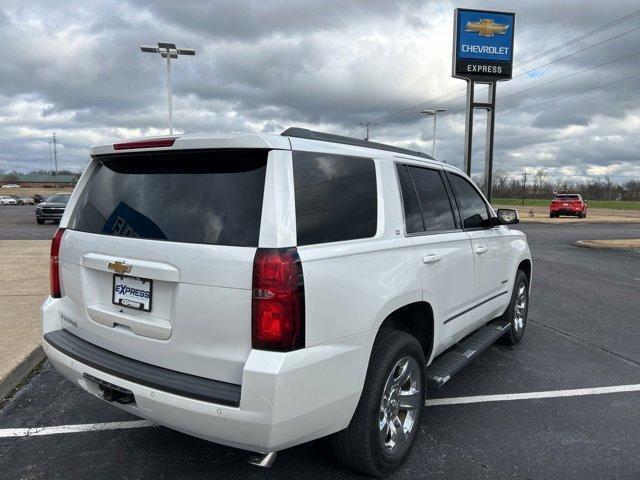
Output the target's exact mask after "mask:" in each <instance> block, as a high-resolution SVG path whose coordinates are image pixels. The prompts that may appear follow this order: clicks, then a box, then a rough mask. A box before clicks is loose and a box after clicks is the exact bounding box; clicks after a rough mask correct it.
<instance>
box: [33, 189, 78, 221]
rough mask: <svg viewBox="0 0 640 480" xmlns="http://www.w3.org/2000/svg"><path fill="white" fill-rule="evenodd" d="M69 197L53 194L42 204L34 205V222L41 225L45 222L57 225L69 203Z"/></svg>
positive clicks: (67, 194) (64, 194)
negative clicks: (49, 221)
mask: <svg viewBox="0 0 640 480" xmlns="http://www.w3.org/2000/svg"><path fill="white" fill-rule="evenodd" d="M69 197H71V194H70V193H54V194H53V195H51V196H50V197H48V198H47V199H46V200H45V201H44V202H42V203H40V204H38V205H36V221H37V222H38V223H39V224H41V225H42V224H43V223H44V222H45V221H46V220H53V221H55V222H56V223H58V222H59V221H60V219H61V218H62V214H63V213H64V209H65V208H66V206H67V203H68V202H69Z"/></svg>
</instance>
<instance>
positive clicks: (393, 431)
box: [378, 357, 423, 454]
mask: <svg viewBox="0 0 640 480" xmlns="http://www.w3.org/2000/svg"><path fill="white" fill-rule="evenodd" d="M422 401H423V400H422V380H421V378H420V367H419V366H418V362H416V361H415V360H414V359H413V358H412V357H403V358H401V359H400V360H398V362H397V363H396V364H395V366H394V367H393V368H392V369H391V373H390V374H389V376H388V377H387V382H386V383H385V386H384V390H383V391H382V400H381V401H380V412H379V417H378V429H379V438H380V442H381V443H382V447H383V448H384V450H385V451H386V452H387V453H389V454H394V453H396V452H397V451H398V449H399V448H400V446H402V445H403V444H404V443H405V442H407V441H408V439H409V436H410V435H411V432H412V431H413V429H414V428H415V423H416V418H417V416H418V412H419V411H420V407H421V402H422Z"/></svg>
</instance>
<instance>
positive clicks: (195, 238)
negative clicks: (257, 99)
mask: <svg viewBox="0 0 640 480" xmlns="http://www.w3.org/2000/svg"><path fill="white" fill-rule="evenodd" d="M267 154H268V151H266V150H209V151H206V150H205V151H182V152H145V153H131V154H117V155H105V156H100V157H97V158H98V160H99V162H100V163H99V165H98V166H97V168H96V170H95V171H94V172H93V174H92V175H91V178H90V179H89V182H88V184H87V186H86V187H85V189H84V191H83V193H82V195H81V196H80V199H79V201H78V204H77V206H76V208H75V210H74V212H73V215H72V217H71V220H70V222H69V228H71V229H74V230H79V231H82V232H89V233H97V234H102V235H114V236H121V237H140V238H148V239H155V240H167V241H172V242H189V243H205V244H212V245H230V246H251V247H256V246H257V245H258V236H259V232H260V217H261V215H262V196H263V193H264V180H265V172H266V166H267Z"/></svg>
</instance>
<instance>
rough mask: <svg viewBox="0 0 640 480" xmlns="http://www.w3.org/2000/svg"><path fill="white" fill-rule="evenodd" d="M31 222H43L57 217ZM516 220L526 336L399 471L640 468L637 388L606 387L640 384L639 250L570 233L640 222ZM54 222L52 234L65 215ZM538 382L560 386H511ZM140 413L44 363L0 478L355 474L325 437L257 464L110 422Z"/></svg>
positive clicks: (608, 232) (429, 428)
mask: <svg viewBox="0 0 640 480" xmlns="http://www.w3.org/2000/svg"><path fill="white" fill-rule="evenodd" d="M12 208H16V207H9V209H12ZM31 208H33V207H31ZM4 213H5V212H4V209H3V211H2V212H0V216H2V215H4ZM33 223H34V226H35V227H38V230H39V229H40V228H41V227H45V228H46V227H48V225H47V226H40V225H35V221H33ZM519 227H520V228H521V229H522V230H523V231H525V232H526V233H527V235H528V238H529V242H530V245H531V249H532V253H533V256H534V283H533V292H532V297H531V308H530V313H529V320H530V321H529V324H528V327H527V332H526V334H525V338H524V340H523V342H522V343H521V344H520V345H519V346H517V347H515V348H509V347H498V346H496V347H492V348H491V349H489V350H488V351H487V352H485V353H483V354H482V355H481V356H480V358H479V359H478V360H476V361H475V362H473V363H472V364H471V365H470V366H468V367H467V368H465V369H464V370H463V371H462V372H461V373H460V374H459V375H458V376H456V377H455V378H453V379H452V380H451V381H450V382H448V383H447V384H446V385H445V387H443V388H442V389H441V390H439V391H438V392H437V393H436V394H435V395H431V396H430V398H429V401H431V402H434V400H438V399H441V400H440V403H441V404H440V405H436V406H430V407H429V408H428V409H427V413H426V415H425V416H424V418H423V424H422V426H421V430H420V432H419V436H418V439H417V443H416V446H415V448H414V451H413V453H412V455H411V457H410V458H409V460H408V461H407V463H406V464H405V465H404V467H403V468H402V469H401V470H400V471H399V472H398V473H397V474H396V475H395V476H394V477H393V478H415V477H423V478H433V479H440V478H442V479H445V478H446V479H452V478H453V479H457V478H474V479H497V478H510V479H513V478H515V479H524V478H529V479H551V478H553V479H557V478H564V479H584V478H597V479H604V478H616V479H622V478H628V479H638V478H640V455H638V451H639V449H640V392H639V391H638V389H637V388H636V389H635V391H627V392H619V391H617V390H619V389H615V388H614V389H613V391H611V392H608V393H603V392H602V391H601V390H598V389H600V388H601V387H617V386H621V385H637V384H640V348H639V347H638V344H639V341H640V322H639V321H638V320H639V319H640V314H639V313H638V312H640V293H639V292H640V253H634V252H618V251H597V250H589V249H582V248H578V247H575V246H574V245H573V243H574V242H575V241H577V240H579V239H592V238H599V239H601V238H632V237H636V238H637V237H640V225H633V224H630V225H601V224H589V225H586V224H573V225H543V224H536V225H534V224H530V225H527V224H524V225H520V226H519ZM50 228H51V230H50V231H49V232H47V236H50V235H51V233H52V231H53V230H54V229H55V226H53V225H52V226H51V227H50ZM8 230H10V229H7V228H5V225H4V223H3V225H2V227H1V228H0V231H2V237H3V238H15V237H7V236H6V235H12V233H11V232H8ZM34 231H35V229H34ZM29 234H30V235H31V233H29ZM16 235H18V234H16ZM25 238H36V237H32V236H28V237H25ZM45 238H46V237H45ZM575 389H593V390H586V391H580V394H577V393H576V391H575ZM531 392H550V393H548V394H546V395H545V396H546V397H547V398H532V397H535V395H524V396H523V397H524V398H522V399H518V400H507V399H508V397H507V396H506V395H507V394H517V393H523V394H530V393H531ZM494 395H495V396H497V397H492V396H494ZM469 397H476V398H475V399H473V403H458V402H465V401H468V400H469ZM452 399H453V400H452ZM465 399H466V400H465ZM137 420H138V419H137V418H135V417H133V416H131V415H129V414H126V413H123V412H121V411H119V410H118V409H116V408H115V407H112V406H110V405H108V404H106V403H103V402H101V401H99V400H97V399H96V398H94V397H92V396H90V395H89V394H87V393H85V392H84V391H82V390H80V389H79V388H77V387H75V386H73V385H71V384H69V383H68V382H67V381H66V380H64V379H62V378H61V377H60V376H59V375H58V374H57V373H56V372H55V371H54V370H53V369H52V368H51V367H50V366H49V365H48V364H45V365H44V367H43V368H42V370H41V371H40V372H39V373H37V374H35V375H34V376H33V378H32V379H31V380H30V381H29V382H28V383H27V384H26V385H25V386H23V387H22V388H21V389H20V390H19V391H18V393H17V394H16V395H15V396H14V397H13V398H12V399H10V400H9V401H8V402H7V403H6V404H5V405H4V407H2V410H0V472H2V473H1V474H0V477H2V478H7V479H14V478H89V477H92V478H229V477H235V478H267V477H269V478H327V477H328V478H346V477H350V476H351V474H350V472H349V471H347V470H345V469H344V468H343V467H342V466H341V464H339V463H338V462H337V461H336V460H335V459H334V457H333V456H332V454H331V451H330V449H329V447H328V445H327V442H326V441H324V440H318V441H315V442H311V443H308V444H305V445H302V446H299V447H296V448H292V449H289V450H286V451H283V452H280V455H279V457H278V460H277V461H276V463H275V465H274V467H273V468H272V469H270V470H259V469H256V468H254V467H250V466H248V465H247V464H246V460H247V458H248V454H247V453H246V452H243V451H241V450H236V449H233V448H228V447H223V446H219V445H215V444H211V443H208V442H205V441H202V440H198V439H195V438H191V437H189V436H186V435H183V434H180V433H177V432H174V431H171V430H169V429H166V428H162V427H157V426H144V427H140V425H139V424H133V425H131V424H117V425H114V427H122V426H130V427H136V428H128V429H123V428H115V429H110V430H107V429H105V428H107V427H109V425H107V426H105V425H104V424H105V422H124V421H137ZM80 424H99V425H96V426H94V427H81V428H80V430H83V431H82V432H77V433H62V434H61V433H55V434H50V435H34V434H35V433H38V432H37V430H38V429H40V428H41V427H54V426H62V425H80ZM24 428H34V429H35V430H31V431H29V432H21V431H16V433H15V435H13V434H12V435H11V436H5V437H4V438H2V432H3V431H4V432H8V430H6V429H24ZM97 429H100V430H97ZM58 431H59V430H58ZM27 433H28V434H27ZM40 433H42V432H40ZM45 433H46V432H45ZM6 435H9V434H6Z"/></svg>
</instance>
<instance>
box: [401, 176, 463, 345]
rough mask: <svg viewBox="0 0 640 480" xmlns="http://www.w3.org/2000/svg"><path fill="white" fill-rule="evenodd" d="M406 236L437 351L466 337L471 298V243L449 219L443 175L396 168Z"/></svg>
mask: <svg viewBox="0 0 640 480" xmlns="http://www.w3.org/2000/svg"><path fill="white" fill-rule="evenodd" d="M397 169H398V175H399V179H400V186H401V189H402V199H403V208H404V214H405V225H406V230H407V234H408V235H409V236H410V238H411V241H412V242H413V245H414V251H415V253H416V260H417V262H418V269H419V271H420V277H421V279H422V290H423V298H424V300H425V301H427V302H429V304H430V305H431V307H432V309H433V313H434V318H435V319H436V321H437V322H439V323H438V325H437V326H436V327H437V329H438V331H439V332H440V334H439V337H440V338H441V339H442V341H441V342H438V343H439V344H440V345H441V347H442V348H446V347H447V346H449V345H451V344H453V343H455V341H457V340H458V339H460V338H461V337H463V336H464V335H465V334H466V332H467V331H468V328H467V325H468V324H469V321H468V318H467V317H468V314H467V313H465V310H466V308H467V306H468V305H469V302H470V301H471V300H472V299H473V292H474V265H473V256H472V253H471V242H470V240H469V237H468V235H467V234H466V233H465V232H464V231H463V230H462V228H460V227H459V225H458V223H457V220H456V218H455V216H454V211H453V204H452V201H453V200H452V199H451V198H450V192H448V191H447V188H446V184H445V180H444V177H443V172H442V171H441V170H440V169H437V168H425V167H420V166H415V165H403V164H397ZM437 353H439V352H436V354H437Z"/></svg>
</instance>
